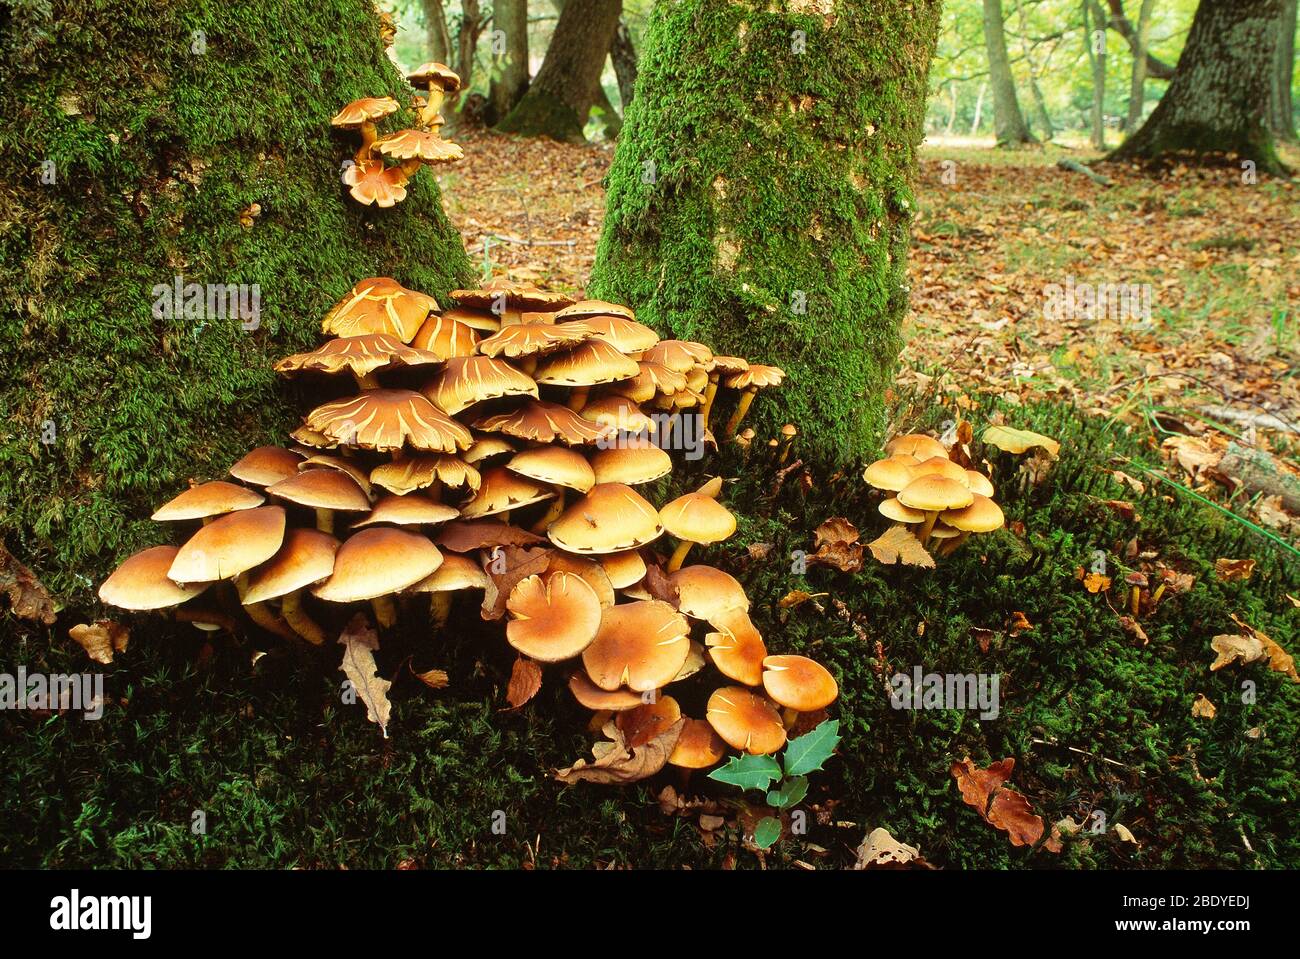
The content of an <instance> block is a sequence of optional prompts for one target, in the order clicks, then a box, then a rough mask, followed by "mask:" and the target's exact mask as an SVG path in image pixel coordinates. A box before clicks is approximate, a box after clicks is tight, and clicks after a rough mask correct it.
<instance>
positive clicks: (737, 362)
mask: <svg viewBox="0 0 1300 959" xmlns="http://www.w3.org/2000/svg"><path fill="white" fill-rule="evenodd" d="M747 369H749V360H747V359H744V358H743V357H740V356H716V355H715V356H714V357H713V371H715V372H717V373H718V374H723V373H743V372H745V370H747Z"/></svg>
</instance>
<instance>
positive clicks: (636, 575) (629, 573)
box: [599, 549, 646, 589]
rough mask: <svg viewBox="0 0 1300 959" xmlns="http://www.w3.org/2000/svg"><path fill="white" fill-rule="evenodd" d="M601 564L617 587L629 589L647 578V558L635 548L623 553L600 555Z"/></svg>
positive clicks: (613, 584) (612, 583)
mask: <svg viewBox="0 0 1300 959" xmlns="http://www.w3.org/2000/svg"><path fill="white" fill-rule="evenodd" d="M599 562H600V565H601V566H603V567H604V569H605V575H606V576H608V577H609V582H610V585H611V586H613V587H614V588H615V589H627V588H628V587H629V586H631V585H633V584H634V583H639V582H641V580H642V579H644V578H645V572H646V566H645V560H644V559H642V558H641V554H640V552H638V551H637V550H634V549H628V550H624V551H623V552H621V553H604V554H602V555H601V556H600V557H599Z"/></svg>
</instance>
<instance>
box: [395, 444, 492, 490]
mask: <svg viewBox="0 0 1300 959" xmlns="http://www.w3.org/2000/svg"><path fill="white" fill-rule="evenodd" d="M370 482H372V483H374V484H375V485H376V486H382V487H383V488H384V489H386V490H388V492H390V493H397V494H398V495H405V494H407V493H413V492H415V491H416V490H418V489H424V488H426V487H429V486H432V485H433V484H434V483H441V484H442V485H444V486H448V487H451V488H452V489H456V488H459V487H466V488H467V489H470V490H476V489H478V488H479V484H480V483H481V482H482V478H481V477H480V476H479V471H478V470H476V469H475V468H474V467H472V466H470V465H469V464H468V463H466V462H465V461H464V460H462V459H459V458H458V457H455V456H452V455H450V454H447V453H441V454H426V455H423V456H399V457H398V458H397V459H395V460H393V461H392V462H389V463H381V464H379V465H378V466H376V467H375V468H374V469H373V470H371V471H370Z"/></svg>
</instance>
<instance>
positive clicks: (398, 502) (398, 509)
mask: <svg viewBox="0 0 1300 959" xmlns="http://www.w3.org/2000/svg"><path fill="white" fill-rule="evenodd" d="M459 515H460V511H459V510H458V509H456V508H455V507H454V506H448V505H447V504H446V503H436V502H434V501H433V500H431V499H429V497H427V496H421V495H420V494H419V493H407V494H404V495H402V496H399V495H397V494H396V493H390V494H389V495H387V496H381V497H380V498H379V499H378V500H377V501H376V502H375V505H374V507H373V508H372V509H371V510H370V513H369V514H368V515H367V516H366V517H365V518H364V519H361V520H358V521H357V522H355V523H353V524H352V528H353V529H364V528H365V527H367V526H378V525H379V524H380V523H387V524H388V525H389V526H424V525H431V524H434V523H445V522H447V521H448V520H453V519H455V518H456V517H457V516H459Z"/></svg>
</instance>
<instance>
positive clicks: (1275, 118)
mask: <svg viewBox="0 0 1300 959" xmlns="http://www.w3.org/2000/svg"><path fill="white" fill-rule="evenodd" d="M1295 28H1296V0H1282V16H1281V19H1280V20H1279V23H1278V38H1277V53H1276V55H1275V57H1274V60H1273V86H1272V89H1271V90H1270V91H1269V126H1270V127H1272V129H1273V135H1274V136H1275V137H1277V138H1278V139H1279V140H1282V141H1284V142H1286V143H1295V142H1296V129H1295V105H1294V104H1293V103H1292V100H1291V83H1292V80H1293V77H1294V73H1295Z"/></svg>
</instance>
